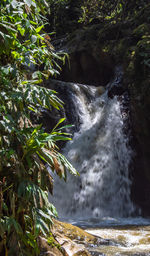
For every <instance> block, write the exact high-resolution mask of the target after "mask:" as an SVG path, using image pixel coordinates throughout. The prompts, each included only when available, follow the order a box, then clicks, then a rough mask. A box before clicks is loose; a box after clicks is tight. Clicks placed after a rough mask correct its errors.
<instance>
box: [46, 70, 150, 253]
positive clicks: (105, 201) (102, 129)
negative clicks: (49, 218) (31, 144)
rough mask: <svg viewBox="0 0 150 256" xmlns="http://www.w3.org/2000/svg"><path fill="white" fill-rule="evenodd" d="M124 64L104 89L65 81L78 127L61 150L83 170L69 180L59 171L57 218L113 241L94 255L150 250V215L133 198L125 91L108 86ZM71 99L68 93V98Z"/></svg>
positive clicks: (116, 79)
mask: <svg viewBox="0 0 150 256" xmlns="http://www.w3.org/2000/svg"><path fill="white" fill-rule="evenodd" d="M122 76H123V74H122V70H121V68H117V69H116V75H115V77H114V79H113V80H112V81H111V82H110V83H109V84H108V85H107V87H106V90H105V91H104V90H103V88H101V87H94V86H88V85H80V84H75V83H63V84H62V86H64V87H66V90H69V91H70V95H71V96H70V97H71V104H72V105H74V106H75V107H74V108H72V107H71V108H70V110H71V109H76V112H75V113H74V112H72V113H70V115H76V116H78V120H79V123H80V129H79V130H78V131H76V132H75V133H74V136H73V140H72V141H71V142H67V144H66V146H65V147H64V149H63V154H64V155H65V156H66V157H67V159H68V160H69V161H70V162H71V163H72V164H73V166H74V167H75V168H76V169H77V170H78V172H79V173H80V176H79V177H73V176H72V175H68V178H67V180H68V182H67V184H66V183H65V182H63V181H62V180H60V179H59V178H57V177H55V178H54V180H55V184H54V197H53V198H52V199H51V201H52V202H53V203H54V205H55V206H56V209H57V211H58V214H59V218H60V220H62V221H67V222H70V223H72V224H75V225H77V226H80V227H82V228H84V229H85V230H86V231H88V232H89V233H91V234H94V235H96V236H99V237H102V238H104V239H107V240H108V241H110V242H109V243H107V244H104V245H101V246H100V247H95V246H93V248H89V250H90V252H91V254H92V255H94V256H98V255H103V256H125V255H126V256H131V255H132V256H133V255H134V256H137V255H138V256H148V255H150V220H149V219H144V218H142V217H140V214H141V211H140V209H139V208H138V207H137V206H136V205H134V203H133V202H132V200H131V186H132V178H131V177H132V176H131V170H130V168H131V166H132V158H133V157H134V154H135V152H134V150H133V149H132V147H131V146H130V130H129V129H126V124H127V122H128V120H127V119H128V118H129V111H128V109H126V108H125V107H124V106H123V104H124V102H126V101H127V99H128V97H127V95H126V94H122V95H121V96H117V95H116V96H115V95H114V96H113V97H111V98H110V97H108V91H109V90H110V89H111V88H113V87H116V88H117V87H118V86H121V83H122ZM69 100H70V99H69Z"/></svg>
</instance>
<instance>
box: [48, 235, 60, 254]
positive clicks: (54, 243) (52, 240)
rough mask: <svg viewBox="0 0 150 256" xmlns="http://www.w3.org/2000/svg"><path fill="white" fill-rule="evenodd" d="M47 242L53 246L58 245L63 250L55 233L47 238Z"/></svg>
mask: <svg viewBox="0 0 150 256" xmlns="http://www.w3.org/2000/svg"><path fill="white" fill-rule="evenodd" d="M47 243H48V245H50V246H51V247H52V248H53V247H56V248H57V249H59V250H60V251H62V249H61V245H60V244H59V243H58V242H57V241H56V240H55V239H54V237H53V235H52V234H50V236H49V237H48V238H47Z"/></svg>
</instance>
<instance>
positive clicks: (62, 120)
mask: <svg viewBox="0 0 150 256" xmlns="http://www.w3.org/2000/svg"><path fill="white" fill-rule="evenodd" d="M65 119H66V118H61V119H60V120H59V122H58V123H57V124H56V125H55V127H54V128H53V130H52V132H53V131H55V129H56V128H57V127H58V126H59V125H60V124H61V123H63V122H64V121H65Z"/></svg>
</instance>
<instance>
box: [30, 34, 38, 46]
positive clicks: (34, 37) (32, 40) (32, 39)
mask: <svg viewBox="0 0 150 256" xmlns="http://www.w3.org/2000/svg"><path fill="white" fill-rule="evenodd" d="M36 41H37V36H36V35H32V36H31V42H32V43H33V44H34V43H36Z"/></svg>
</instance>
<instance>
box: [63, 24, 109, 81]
mask: <svg viewBox="0 0 150 256" xmlns="http://www.w3.org/2000/svg"><path fill="white" fill-rule="evenodd" d="M98 26H99V25H98ZM95 29H97V27H96V28H95ZM93 32H94V30H91V31H89V29H87V30H86V29H83V30H79V31H76V32H75V33H74V34H73V35H72V36H71V38H70V39H69V41H68V44H67V45H66V46H65V48H66V49H65V50H66V51H67V52H68V54H69V57H70V60H69V63H66V65H65V66H64V68H63V70H62V73H61V75H60V77H59V78H58V79H60V80H63V81H66V82H76V83H82V84H88V85H90V84H91V85H95V86H99V85H102V86H105V85H106V84H107V83H108V82H109V81H110V78H111V77H112V75H113V68H114V66H113V59H112V58H111V55H110V54H109V53H108V52H107V51H105V50H103V49H101V48H100V47H98V46H97V44H96V40H95V39H96V38H95V36H97V33H95V34H94V33H93ZM89 37H90V38H89ZM89 39H90V40H89Z"/></svg>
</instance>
